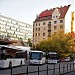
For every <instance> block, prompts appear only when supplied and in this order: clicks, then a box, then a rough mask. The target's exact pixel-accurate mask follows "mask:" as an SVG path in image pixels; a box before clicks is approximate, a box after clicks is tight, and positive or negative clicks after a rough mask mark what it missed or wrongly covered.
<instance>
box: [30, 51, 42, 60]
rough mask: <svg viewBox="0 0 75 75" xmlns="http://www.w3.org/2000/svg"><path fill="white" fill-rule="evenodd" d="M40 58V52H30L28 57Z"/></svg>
mask: <svg viewBox="0 0 75 75" xmlns="http://www.w3.org/2000/svg"><path fill="white" fill-rule="evenodd" d="M41 58H42V53H39V52H31V56H30V59H41Z"/></svg>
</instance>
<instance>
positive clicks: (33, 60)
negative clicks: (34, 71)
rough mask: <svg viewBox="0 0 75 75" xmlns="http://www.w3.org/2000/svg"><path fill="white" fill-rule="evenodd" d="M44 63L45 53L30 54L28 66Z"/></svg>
mask: <svg viewBox="0 0 75 75" xmlns="http://www.w3.org/2000/svg"><path fill="white" fill-rule="evenodd" d="M45 62H46V53H45V52H43V51H31V52H30V61H29V63H30V64H44V63H45Z"/></svg>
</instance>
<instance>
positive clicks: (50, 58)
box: [47, 52, 58, 63]
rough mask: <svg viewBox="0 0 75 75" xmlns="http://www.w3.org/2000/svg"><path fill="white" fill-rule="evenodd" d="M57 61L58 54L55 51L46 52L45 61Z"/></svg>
mask: <svg viewBox="0 0 75 75" xmlns="http://www.w3.org/2000/svg"><path fill="white" fill-rule="evenodd" d="M57 62H58V56H57V53H56V52H49V53H48V54H47V63H57Z"/></svg>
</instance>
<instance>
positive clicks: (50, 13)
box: [39, 9, 54, 17]
mask: <svg viewBox="0 0 75 75" xmlns="http://www.w3.org/2000/svg"><path fill="white" fill-rule="evenodd" d="M53 11H54V9H50V10H45V11H43V12H42V13H41V14H40V15H39V17H47V16H50V15H52V13H53Z"/></svg>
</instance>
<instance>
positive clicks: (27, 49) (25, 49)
mask: <svg viewBox="0 0 75 75" xmlns="http://www.w3.org/2000/svg"><path fill="white" fill-rule="evenodd" d="M0 47H5V48H9V49H15V50H19V51H30V47H23V46H11V45H0Z"/></svg>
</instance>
